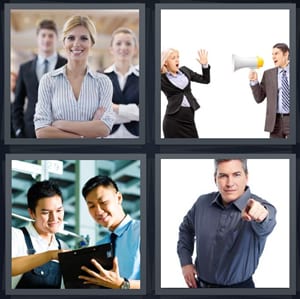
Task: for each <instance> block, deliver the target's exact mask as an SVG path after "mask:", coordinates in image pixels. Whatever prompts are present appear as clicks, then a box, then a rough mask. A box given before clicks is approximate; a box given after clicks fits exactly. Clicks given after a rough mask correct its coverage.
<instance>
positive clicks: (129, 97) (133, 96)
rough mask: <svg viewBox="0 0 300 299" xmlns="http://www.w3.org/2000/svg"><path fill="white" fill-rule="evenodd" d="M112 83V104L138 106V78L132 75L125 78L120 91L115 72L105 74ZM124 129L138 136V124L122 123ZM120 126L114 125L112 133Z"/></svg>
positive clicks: (134, 122)
mask: <svg viewBox="0 0 300 299" xmlns="http://www.w3.org/2000/svg"><path fill="white" fill-rule="evenodd" d="M105 74H106V75H107V76H108V77H109V78H110V80H111V81H112V84H113V87H114V92H113V98H112V102H113V103H114V104H132V103H133V104H136V105H139V77H138V76H136V75H134V74H133V73H132V74H130V75H129V76H128V77H127V80H126V83H125V86H124V89H123V90H121V88H120V85H119V80H118V76H117V74H116V73H115V72H113V71H112V72H110V73H105ZM124 126H125V128H126V129H127V130H128V131H129V132H130V133H131V134H133V135H135V136H139V122H138V121H131V122H129V123H124ZM119 127H120V124H115V125H114V126H113V128H112V130H111V133H110V134H112V133H114V132H115V131H116V130H117V129H118V128H119Z"/></svg>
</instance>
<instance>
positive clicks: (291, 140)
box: [155, 3, 296, 145]
mask: <svg viewBox="0 0 300 299" xmlns="http://www.w3.org/2000/svg"><path fill="white" fill-rule="evenodd" d="M163 9H169V10H172V9H174V10H175V9H181V10H183V11H184V10H185V9H195V10H196V9H199V10H201V9H202V10H205V9H218V10H227V9H232V10H234V9H245V10H246V9H249V10H250V9H262V10H263V9H287V10H289V12H290V54H291V55H290V60H291V61H292V62H293V63H290V73H291V77H290V78H291V79H290V92H291V98H292V99H295V100H293V101H291V113H290V135H289V138H288V139H280V138H276V139H275V138H259V139H255V138H247V139H246V138H245V139H242V138H235V139H233V138H212V139H209V138H164V137H163V136H161V133H160V132H161V130H160V128H161V126H162V123H161V114H162V113H163V112H162V111H161V106H160V102H161V90H160V53H161V44H160V41H161V39H160V28H161V11H162V10H163ZM255 22H257V20H255ZM155 24H156V27H155V38H156V40H155V45H156V48H155V54H156V56H155V57H156V63H155V66H156V68H155V74H156V75H155V79H156V80H155V95H156V99H158V100H157V101H156V121H155V123H156V130H155V132H156V143H157V144H183V143H184V144H213V145H217V144H220V145H222V144H231V145H235V144H257V145H261V144H268V145H276V144H295V143H296V129H295V128H296V4H291V3H287V4H249V3H245V4H241V3H236V4H232V3H231V4H224V3H213V4H207V3H205V4H200V3H199V4H196V3H193V4H156V5H155ZM262 130H263V128H262Z"/></svg>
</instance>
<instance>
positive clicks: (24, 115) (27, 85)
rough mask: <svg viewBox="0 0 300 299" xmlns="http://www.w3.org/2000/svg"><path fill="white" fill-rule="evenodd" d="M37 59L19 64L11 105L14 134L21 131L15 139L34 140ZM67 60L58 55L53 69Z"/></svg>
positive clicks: (37, 82)
mask: <svg viewBox="0 0 300 299" xmlns="http://www.w3.org/2000/svg"><path fill="white" fill-rule="evenodd" d="M36 62H37V57H35V58H34V59H33V60H30V61H28V62H25V63H23V64H21V66H20V70H19V74H18V79H17V84H16V92H15V101H14V103H13V115H12V117H13V126H14V130H15V132H16V131H17V130H19V129H20V130H21V135H19V136H17V137H24V138H35V137H36V136H35V130H34V124H33V116H34V113H35V104H36V102H37V98H38V87H39V81H38V78H37V75H36ZM66 63H67V60H66V59H65V58H64V57H62V56H60V55H58V57H57V62H56V65H55V69H57V68H60V67H62V66H63V65H65V64H66ZM26 98H27V99H28V103H27V108H26V111H25V110H24V104H25V99H26Z"/></svg>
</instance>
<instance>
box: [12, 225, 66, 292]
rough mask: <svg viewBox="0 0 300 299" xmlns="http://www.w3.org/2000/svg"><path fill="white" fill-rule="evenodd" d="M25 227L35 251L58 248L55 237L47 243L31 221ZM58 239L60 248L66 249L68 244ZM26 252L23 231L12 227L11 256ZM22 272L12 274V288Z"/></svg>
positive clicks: (23, 254)
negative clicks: (15, 274)
mask: <svg viewBox="0 0 300 299" xmlns="http://www.w3.org/2000/svg"><path fill="white" fill-rule="evenodd" d="M26 229H27V230H28V233H29V235H30V238H31V242H32V246H33V248H34V249H35V251H36V253H41V252H45V251H48V250H55V249H58V242H57V240H56V238H52V240H51V244H50V245H49V244H48V242H47V241H46V240H45V239H43V238H42V237H41V236H40V235H39V234H38V232H37V231H36V229H35V228H34V226H33V224H32V222H30V223H29V224H28V225H27V226H26ZM59 241H60V244H61V248H62V249H67V248H68V246H67V244H66V243H65V242H63V241H61V240H59ZM25 255H28V254H27V246H26V242H25V238H24V234H23V232H22V231H21V230H20V229H18V228H15V227H12V232H11V257H12V258H13V257H17V256H25ZM22 275H23V274H20V275H17V276H12V278H11V287H12V289H15V288H16V286H17V284H18V283H19V281H20V279H21V277H22Z"/></svg>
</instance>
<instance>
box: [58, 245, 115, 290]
mask: <svg viewBox="0 0 300 299" xmlns="http://www.w3.org/2000/svg"><path fill="white" fill-rule="evenodd" d="M113 258H114V257H113V251H112V244H111V243H105V244H101V245H97V246H91V247H85V248H80V249H76V250H72V251H67V252H61V253H59V254H58V260H59V263H60V269H61V272H62V277H63V280H64V285H65V288H66V289H98V288H105V287H102V286H98V285H89V284H83V282H84V280H82V279H79V278H78V276H79V275H85V276H88V273H86V272H85V271H83V270H81V269H80V268H81V267H82V266H86V267H88V268H89V269H91V270H94V271H96V272H98V270H97V269H96V267H95V266H94V265H93V264H92V263H91V259H95V260H96V261H97V262H98V263H99V264H101V266H102V267H103V268H104V269H106V270H110V269H112V267H113Z"/></svg>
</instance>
